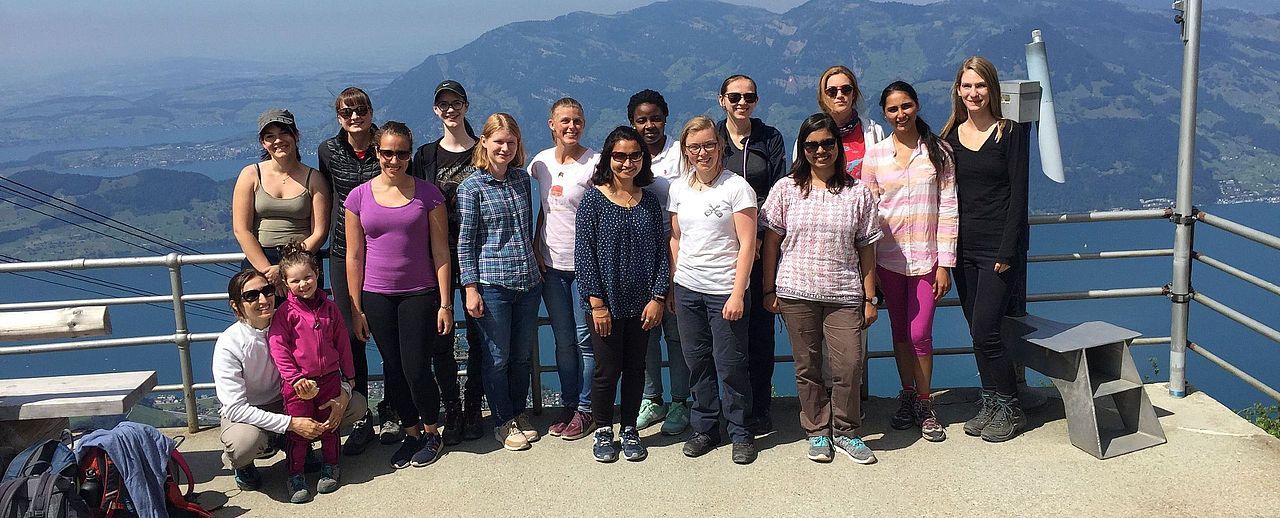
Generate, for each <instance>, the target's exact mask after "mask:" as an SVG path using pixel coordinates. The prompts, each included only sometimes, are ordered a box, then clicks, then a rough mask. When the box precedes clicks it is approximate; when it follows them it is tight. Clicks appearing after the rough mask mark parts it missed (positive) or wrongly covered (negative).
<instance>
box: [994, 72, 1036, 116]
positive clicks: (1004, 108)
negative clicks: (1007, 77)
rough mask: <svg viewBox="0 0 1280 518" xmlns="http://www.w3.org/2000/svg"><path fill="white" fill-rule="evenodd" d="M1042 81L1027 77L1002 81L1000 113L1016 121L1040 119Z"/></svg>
mask: <svg viewBox="0 0 1280 518" xmlns="http://www.w3.org/2000/svg"><path fill="white" fill-rule="evenodd" d="M1040 92H1041V89H1040V82H1039V81H1031V80H1027V79H1018V80H1013V81H1001V82H1000V113H1001V114H1002V115H1004V118H1006V119H1011V120H1013V121H1014V122H1034V121H1038V120H1040Z"/></svg>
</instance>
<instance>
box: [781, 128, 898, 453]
mask: <svg viewBox="0 0 1280 518" xmlns="http://www.w3.org/2000/svg"><path fill="white" fill-rule="evenodd" d="M839 134H840V133H839V129H838V128H837V127H836V123H835V121H834V120H832V118H831V116H830V115H827V114H825V113H819V114H816V115H812V116H810V117H809V118H808V119H805V121H804V122H803V123H801V125H800V134H799V136H797V137H796V142H799V143H800V148H801V149H802V150H803V151H802V152H803V153H804V158H803V159H801V160H797V161H796V163H795V165H794V166H793V167H792V168H791V175H790V176H788V177H786V178H783V179H782V180H779V181H778V183H777V185H774V186H773V189H772V190H771V191H770V192H769V199H768V200H766V201H765V203H764V208H763V209H762V210H761V213H762V216H761V217H762V219H764V222H765V228H767V229H769V231H768V232H766V233H765V235H764V246H763V247H762V249H761V253H762V254H763V258H762V261H763V264H764V304H765V307H766V308H769V310H771V311H774V312H780V313H782V321H783V323H784V324H786V326H787V334H788V335H789V336H790V337H791V350H792V354H793V355H794V356H795V362H796V392H797V395H798V396H799V398H800V425H801V426H802V427H803V428H804V431H805V433H806V434H807V435H808V436H809V458H810V459H812V460H814V461H818V462H830V461H831V456H832V454H833V453H834V452H833V451H832V445H834V446H835V448H838V449H839V450H840V451H841V452H843V453H845V454H846V455H848V456H849V458H851V459H853V461H854V462H857V463H860V464H871V463H873V462H875V461H876V456H875V454H874V453H872V452H871V448H869V447H867V445H866V443H864V442H862V438H860V437H858V427H859V426H860V425H861V424H862V418H861V416H860V411H861V409H860V408H859V404H860V401H861V399H862V394H860V391H861V382H862V369H863V367H864V365H865V364H866V358H864V357H863V354H862V332H863V329H866V328H867V326H869V325H871V323H872V322H875V320H876V305H875V303H874V301H869V300H867V294H874V293H875V292H876V277H875V267H876V251H875V246H874V244H875V242H876V240H878V239H880V236H881V230H880V225H879V223H878V222H877V219H876V201H875V197H874V196H873V195H872V194H871V190H870V189H868V188H867V187H866V186H865V185H863V184H862V183H861V182H859V181H857V180H855V179H854V178H853V177H852V176H849V175H847V174H844V171H845V165H844V149H843V148H842V147H841V146H840V141H839V140H838V138H839ZM824 371H826V372H830V373H831V374H830V375H831V392H830V393H828V392H827V388H826V386H825V384H824V380H823V372H824Z"/></svg>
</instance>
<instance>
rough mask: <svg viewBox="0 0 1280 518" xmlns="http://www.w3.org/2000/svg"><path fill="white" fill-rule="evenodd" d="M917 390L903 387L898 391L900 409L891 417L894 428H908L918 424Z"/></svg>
mask: <svg viewBox="0 0 1280 518" xmlns="http://www.w3.org/2000/svg"><path fill="white" fill-rule="evenodd" d="M917 421H918V419H917V418H916V391H914V390H906V389H903V390H901V391H899V392H898V411H897V412H894V413H893V418H892V419H889V426H890V427H892V428H893V429H894V430H906V429H907V428H911V426H912V425H914V424H916V422H917Z"/></svg>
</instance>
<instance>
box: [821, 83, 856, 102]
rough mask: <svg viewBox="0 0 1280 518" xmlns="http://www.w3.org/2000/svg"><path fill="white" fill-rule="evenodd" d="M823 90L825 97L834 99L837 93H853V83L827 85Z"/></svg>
mask: <svg viewBox="0 0 1280 518" xmlns="http://www.w3.org/2000/svg"><path fill="white" fill-rule="evenodd" d="M825 92H826V93H827V97H830V98H832V99H835V98H836V95H838V94H845V95H849V94H851V93H853V85H840V86H828V87H827V89H826V90H825Z"/></svg>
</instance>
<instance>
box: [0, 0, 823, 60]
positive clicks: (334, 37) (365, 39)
mask: <svg viewBox="0 0 1280 518" xmlns="http://www.w3.org/2000/svg"><path fill="white" fill-rule="evenodd" d="M675 1H680V0H675ZM732 1H733V3H740V4H746V5H754V6H758V7H764V8H767V9H770V10H772V11H775V12H785V11H786V10H788V9H790V8H792V7H795V6H797V5H799V4H801V3H803V1H802V0H732ZM644 3H647V2H643V0H642V1H640V2H637V1H635V0H630V1H628V0H496V1H477V2H459V1H450V2H445V1H438V0H426V1H411V0H362V1H359V2H332V1H323V2H320V1H317V2H309V1H302V2H289V1H276V2H271V1H261V0H259V1H253V2H250V1H245V0H217V1H208V0H128V1H118V0H57V1H55V2H47V3H46V2H22V1H8V0H6V1H4V2H2V5H0V73H19V72H18V71H25V73H28V74H39V75H44V74H45V73H56V72H66V71H74V70H77V69H82V68H85V67H89V66H101V65H107V66H111V65H126V66H127V65H136V64H139V63H145V62H147V61H152V60H155V59H157V58H175V57H207V58H222V59H231V60H252V61H260V62H267V63H281V64H282V65H284V66H298V65H310V64H315V63H317V62H324V63H327V64H328V66H330V67H332V68H333V69H340V70H358V71H386V70H405V69H407V68H409V67H411V66H413V65H417V64H418V63H420V62H421V61H422V60H423V59H424V58H426V57H427V56H428V55H430V54H433V53H437V52H445V51H450V50H453V49H455V48H457V47H460V46H462V45H464V44H466V43H468V42H470V41H471V40H473V39H475V38H476V37H477V36H479V35H480V34H482V33H484V32H485V31H488V30H490V29H493V28H496V27H499V26H502V25H505V24H507V23H510V22H514V21H521V20H540V19H541V20H545V19H550V18H554V17H556V16H559V15H562V14H565V13H569V12H573V11H591V12H597V13H615V12H618V11H625V10H629V9H633V8H635V7H637V6H639V5H643V4H644ZM460 5H465V6H468V7H466V8H461V9H460V8H459V7H458V6H460ZM344 63H345V64H344ZM6 70H11V71H13V72H3V71H6Z"/></svg>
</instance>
